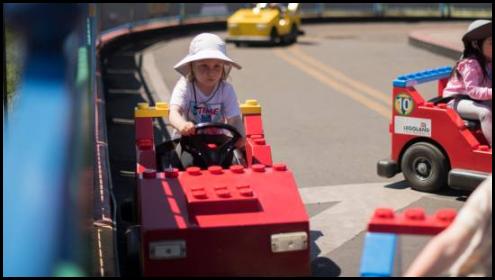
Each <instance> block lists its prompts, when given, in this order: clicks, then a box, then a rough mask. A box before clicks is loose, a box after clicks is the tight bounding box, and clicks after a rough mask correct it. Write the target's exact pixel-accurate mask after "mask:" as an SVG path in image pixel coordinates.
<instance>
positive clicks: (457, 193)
mask: <svg viewBox="0 0 495 280" xmlns="http://www.w3.org/2000/svg"><path fill="white" fill-rule="evenodd" d="M384 187H385V188H388V189H395V190H404V189H408V188H410V185H409V184H408V183H407V181H406V180H402V181H399V182H394V183H390V184H387V185H385V186H384ZM470 193H471V192H468V191H461V190H455V189H452V188H449V187H448V186H444V187H443V188H442V189H441V190H440V191H439V192H436V193H434V195H437V196H441V197H456V200H457V201H466V200H467V198H468V196H469V194H470Z"/></svg>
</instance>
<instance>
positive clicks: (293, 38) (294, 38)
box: [290, 24, 299, 43]
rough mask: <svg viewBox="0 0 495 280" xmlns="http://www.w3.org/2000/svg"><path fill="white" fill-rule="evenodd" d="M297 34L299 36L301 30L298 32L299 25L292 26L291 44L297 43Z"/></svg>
mask: <svg viewBox="0 0 495 280" xmlns="http://www.w3.org/2000/svg"><path fill="white" fill-rule="evenodd" d="M297 34H299V30H297V25H295V24H294V25H292V27H291V28H290V43H297Z"/></svg>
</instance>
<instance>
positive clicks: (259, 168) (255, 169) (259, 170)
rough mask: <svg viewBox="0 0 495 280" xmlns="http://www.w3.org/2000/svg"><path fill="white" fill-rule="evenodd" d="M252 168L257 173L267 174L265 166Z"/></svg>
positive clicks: (257, 165) (258, 165) (254, 165)
mask: <svg viewBox="0 0 495 280" xmlns="http://www.w3.org/2000/svg"><path fill="white" fill-rule="evenodd" d="M251 168H252V169H253V170H254V171H255V172H265V166H264V165H263V164H253V166H251Z"/></svg>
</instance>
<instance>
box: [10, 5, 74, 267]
mask: <svg viewBox="0 0 495 280" xmlns="http://www.w3.org/2000/svg"><path fill="white" fill-rule="evenodd" d="M4 8H5V13H6V16H7V21H8V22H9V23H11V24H12V26H13V27H14V28H17V29H19V31H20V33H22V34H23V35H24V37H25V41H26V44H27V52H28V53H27V56H26V62H25V71H24V72H23V74H22V80H21V83H20V87H19V93H18V94H19V100H18V105H17V107H16V110H15V111H14V112H12V114H11V115H10V116H9V122H8V123H7V124H6V126H5V127H4V134H3V140H4V146H3V152H4V158H3V172H4V178H3V185H4V187H3V207H4V208H3V221H4V224H3V245H4V248H3V267H4V270H3V275H4V276H50V275H52V274H53V272H54V267H55V264H56V262H57V257H58V255H59V253H60V248H61V247H62V246H67V245H69V244H60V243H61V242H60V241H61V232H62V227H61V225H62V223H61V221H62V217H63V215H64V210H65V209H62V207H61V206H62V205H63V203H62V202H63V200H64V194H65V192H64V188H65V187H66V186H65V184H66V182H67V178H66V177H65V176H66V174H65V173H66V168H67V167H66V166H67V163H68V158H69V155H68V139H69V135H68V133H67V132H68V131H69V124H70V120H71V111H70V108H71V107H70V106H71V105H72V104H71V96H70V92H69V90H68V88H67V84H66V81H65V78H66V77H65V74H66V63H65V60H64V54H63V43H64V39H65V38H66V36H67V35H68V34H69V32H70V31H71V30H72V29H73V28H74V26H75V23H76V22H77V21H78V20H79V17H80V15H81V5H80V4H61V3H57V4H4Z"/></svg>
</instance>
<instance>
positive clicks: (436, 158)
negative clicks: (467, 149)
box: [401, 142, 450, 192]
mask: <svg viewBox="0 0 495 280" xmlns="http://www.w3.org/2000/svg"><path fill="white" fill-rule="evenodd" d="M401 169H402V173H403V174H404V177H405V178H406V180H407V181H408V182H409V183H410V184H411V187H412V188H413V189H415V190H418V191H423V192H436V191H438V190H440V189H441V188H442V187H443V186H445V185H446V183H447V175H448V172H449V169H450V167H449V162H448V160H447V158H446V157H445V155H444V154H443V153H442V151H440V150H439V149H438V148H437V147H435V146H434V145H432V144H430V143H425V142H421V143H416V144H413V145H411V146H410V147H409V148H408V149H407V150H406V152H405V153H404V156H403V157H402V161H401Z"/></svg>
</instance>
